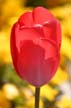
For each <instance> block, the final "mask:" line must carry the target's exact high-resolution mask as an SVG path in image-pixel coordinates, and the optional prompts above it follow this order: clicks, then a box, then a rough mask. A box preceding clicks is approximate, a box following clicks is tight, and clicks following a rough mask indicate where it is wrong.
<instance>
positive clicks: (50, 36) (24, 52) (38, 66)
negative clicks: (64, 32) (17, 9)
mask: <svg viewBox="0 0 71 108" xmlns="http://www.w3.org/2000/svg"><path fill="white" fill-rule="evenodd" d="M60 46H61V26H60V23H59V21H58V20H57V19H56V18H55V17H54V16H53V15H52V14H51V13H50V12H49V11H48V10H47V9H45V8H43V7H37V8H35V9H34V10H33V11H32V12H26V13H25V14H23V15H22V16H21V17H20V18H19V20H18V21H17V22H16V23H15V24H14V26H13V28H12V32H11V55H12V59H13V64H14V67H15V69H16V72H17V73H18V75H19V76H20V77H21V78H23V79H25V80H27V81H28V82H29V83H31V84H32V85H34V86H37V87H39V86H42V85H44V84H45V83H47V82H48V81H49V80H50V79H51V78H52V77H53V76H54V74H55V73H56V70H57V68H58V66H59V61H60Z"/></svg>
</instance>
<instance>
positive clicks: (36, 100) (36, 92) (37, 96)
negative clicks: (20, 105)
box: [35, 88, 40, 108]
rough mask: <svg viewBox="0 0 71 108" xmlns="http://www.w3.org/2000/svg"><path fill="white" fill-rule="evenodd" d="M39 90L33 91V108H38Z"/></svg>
mask: <svg viewBox="0 0 71 108" xmlns="http://www.w3.org/2000/svg"><path fill="white" fill-rule="evenodd" d="M39 99H40V88H36V89H35V108H39Z"/></svg>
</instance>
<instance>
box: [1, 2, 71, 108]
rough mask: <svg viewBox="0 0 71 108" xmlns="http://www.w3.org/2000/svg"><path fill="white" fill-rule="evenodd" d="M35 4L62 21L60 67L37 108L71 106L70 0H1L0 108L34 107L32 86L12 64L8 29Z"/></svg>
mask: <svg viewBox="0 0 71 108" xmlns="http://www.w3.org/2000/svg"><path fill="white" fill-rule="evenodd" d="M36 6H43V7H46V8H48V9H49V10H50V11H51V12H52V13H53V14H54V15H55V17H57V18H58V19H59V20H60V22H61V24H62V46H61V62H60V67H59V69H58V71H57V73H56V75H55V76H54V78H53V79H52V80H51V81H50V82H49V83H48V84H46V85H45V86H43V87H42V88H41V95H40V108H71V0H0V108H34V96H35V88H34V87H33V86H31V85H29V84H28V83H27V82H25V81H23V80H21V79H20V78H19V77H18V76H17V74H16V73H15V70H14V67H13V65H12V60H11V55H10V32H11V28H12V25H13V24H14V22H16V21H17V19H18V17H19V16H20V15H21V14H22V13H23V12H26V11H30V10H32V9H33V8H34V7H36Z"/></svg>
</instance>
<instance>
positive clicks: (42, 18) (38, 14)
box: [32, 7, 55, 24]
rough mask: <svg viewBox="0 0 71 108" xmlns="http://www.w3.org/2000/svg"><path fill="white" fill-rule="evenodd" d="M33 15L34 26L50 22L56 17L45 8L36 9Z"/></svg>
mask: <svg viewBox="0 0 71 108" xmlns="http://www.w3.org/2000/svg"><path fill="white" fill-rule="evenodd" d="M32 15H33V21H34V24H44V23H45V22H49V21H51V20H53V19H55V18H54V16H53V15H52V14H51V13H50V12H49V11H48V10H47V9H45V8H43V7H37V8H35V9H34V10H33V13H32Z"/></svg>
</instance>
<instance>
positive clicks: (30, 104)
mask: <svg viewBox="0 0 71 108" xmlns="http://www.w3.org/2000/svg"><path fill="white" fill-rule="evenodd" d="M39 106H40V108H43V102H42V100H40V101H39ZM27 108H34V97H32V98H30V99H29V100H28V101H27Z"/></svg>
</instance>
